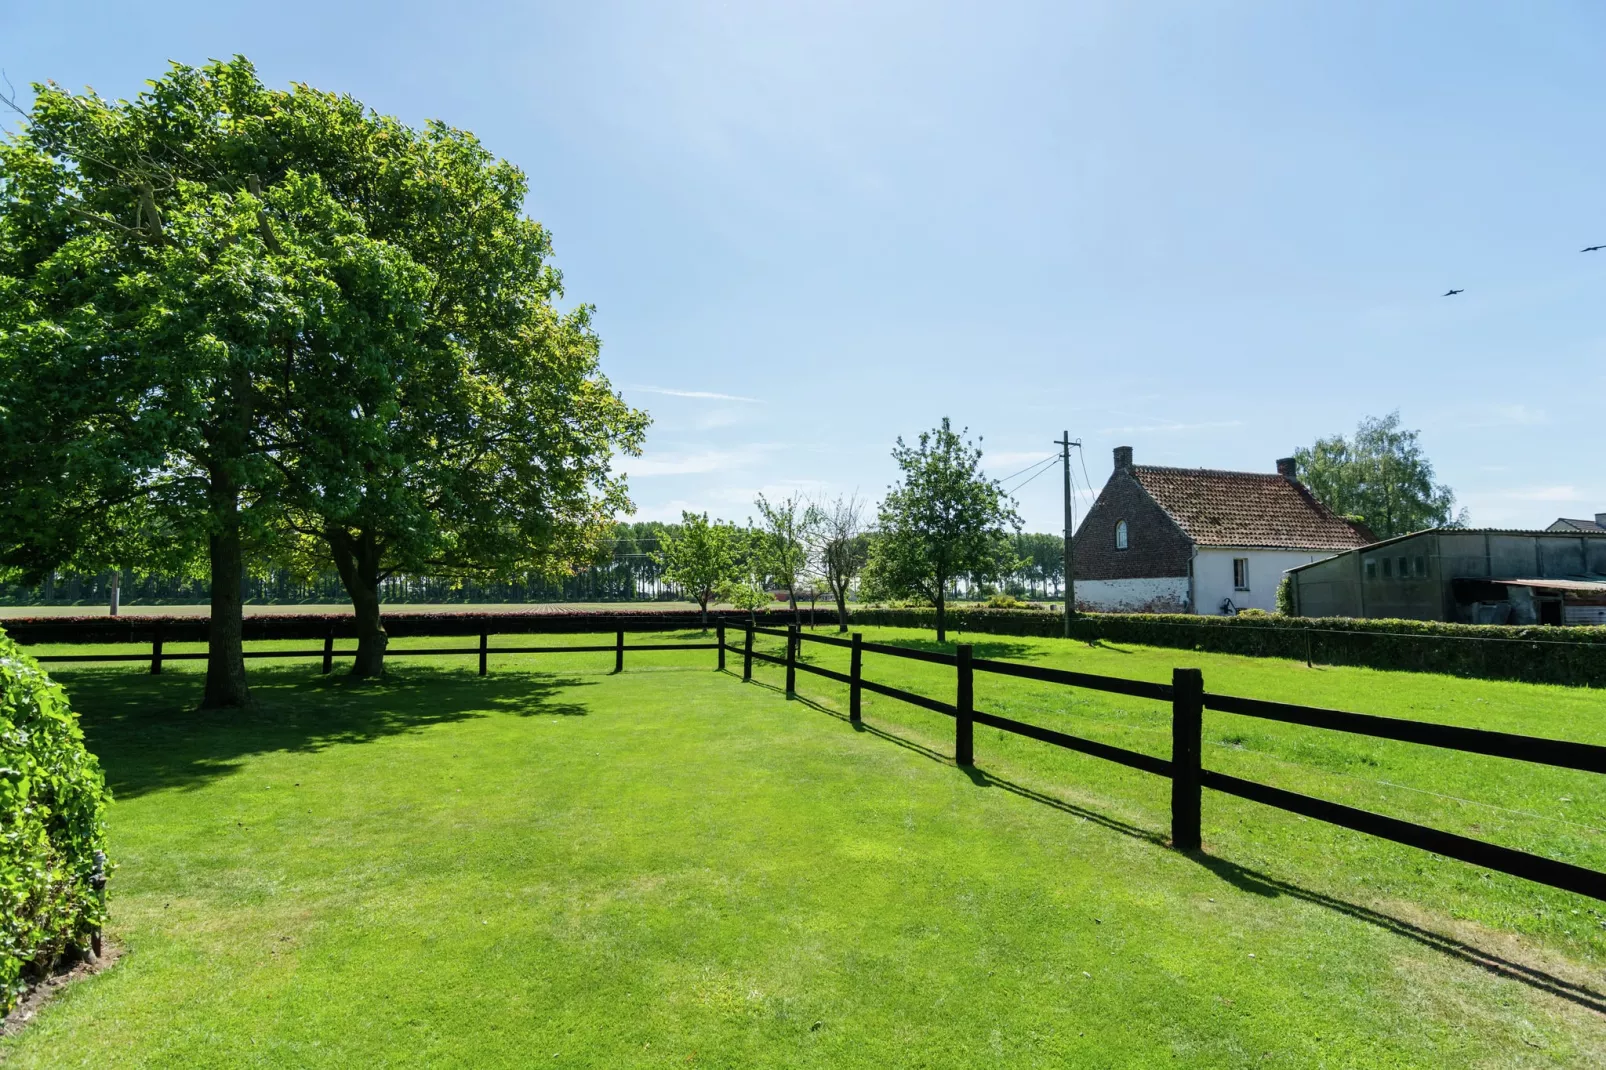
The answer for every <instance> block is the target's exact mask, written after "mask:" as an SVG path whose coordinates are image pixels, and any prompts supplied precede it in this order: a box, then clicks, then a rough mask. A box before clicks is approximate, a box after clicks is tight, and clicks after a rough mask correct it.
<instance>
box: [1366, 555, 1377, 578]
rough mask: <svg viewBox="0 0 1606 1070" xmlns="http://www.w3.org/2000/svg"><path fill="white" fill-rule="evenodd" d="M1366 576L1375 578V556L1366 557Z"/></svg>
mask: <svg viewBox="0 0 1606 1070" xmlns="http://www.w3.org/2000/svg"><path fill="white" fill-rule="evenodd" d="M1366 578H1367V579H1369V580H1375V579H1377V558H1375V557H1369V558H1367V559H1366Z"/></svg>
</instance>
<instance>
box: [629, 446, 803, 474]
mask: <svg viewBox="0 0 1606 1070" xmlns="http://www.w3.org/2000/svg"><path fill="white" fill-rule="evenodd" d="M777 448H778V447H776V446H775V445H773V444H770V443H753V444H751V445H747V446H743V447H741V448H740V449H734V450H712V449H710V450H692V451H688V452H685V453H660V454H652V455H649V456H646V457H636V458H630V459H628V460H623V461H621V462H619V467H620V468H621V469H622V470H623V471H624V472H625V474H626V475H628V476H631V477H636V476H689V475H703V474H706V473H709V472H735V471H739V470H741V469H744V468H748V467H750V466H751V465H753V464H756V463H757V462H758V461H759V460H760V459H761V458H762V457H764V456H765V455H767V454H770V453H773V452H774V451H775V450H776V449H777Z"/></svg>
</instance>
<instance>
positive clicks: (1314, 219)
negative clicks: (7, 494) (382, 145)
mask: <svg viewBox="0 0 1606 1070" xmlns="http://www.w3.org/2000/svg"><path fill="white" fill-rule="evenodd" d="M236 52H241V53H244V54H246V55H248V56H250V57H251V58H252V59H253V60H254V61H255V62H256V63H257V65H258V68H259V70H260V72H261V74H262V75H263V77H264V78H265V79H266V80H267V81H269V82H270V83H273V84H283V83H286V82H289V81H292V80H295V81H307V82H310V83H312V84H314V85H317V86H319V87H321V88H325V89H332V90H339V91H344V92H349V93H352V94H353V95H355V96H357V97H358V98H360V99H362V100H363V101H365V102H366V103H367V104H368V105H370V106H371V107H374V108H376V109H378V110H380V111H383V112H387V113H390V114H394V115H398V116H400V117H402V118H403V119H405V120H408V121H410V122H422V121H423V120H425V119H428V118H440V119H443V120H446V121H448V122H450V123H452V124H454V125H457V126H461V127H464V128H467V129H470V130H473V131H475V132H476V133H477V134H478V135H479V136H480V137H481V138H482V139H483V140H484V141H485V142H486V144H487V145H488V146H489V147H490V148H491V149H492V150H493V151H494V152H496V153H498V154H499V155H502V156H505V157H507V158H508V159H511V160H513V161H514V162H516V163H517V164H519V165H520V166H521V167H523V168H524V169H525V170H526V171H527V172H528V173H529V175H530V176H531V181H532V194H531V197H530V202H529V211H530V214H531V215H532V216H534V217H535V218H538V219H540V220H542V221H543V222H544V223H546V224H547V225H548V226H549V227H550V228H551V229H552V231H553V232H554V235H555V238H556V244H557V254H558V256H557V258H558V263H559V265H560V266H561V267H562V269H563V270H564V273H565V278H566V281H567V288H568V297H569V299H570V300H572V301H584V302H588V303H591V304H594V305H596V306H597V313H598V314H597V324H598V328H599V331H600V333H601V335H602V338H603V341H604V367H605V369H606V371H607V373H608V374H609V376H610V377H611V378H612V379H613V381H614V382H615V384H617V385H618V386H619V387H620V388H621V389H622V390H623V391H624V393H625V395H626V397H627V398H629V399H630V400H631V401H632V402H633V403H635V404H637V405H639V406H641V407H644V408H647V409H648V410H649V411H651V412H652V414H653V416H654V418H655V423H654V426H653V429H652V431H651V433H650V436H649V439H648V446H647V452H646V454H645V456H644V457H642V458H639V459H634V460H630V461H627V462H626V463H625V464H624V465H623V467H624V468H625V469H626V470H627V471H628V472H629V473H630V483H631V488H632V492H633V496H634V497H635V499H636V501H637V502H638V504H639V506H640V512H639V514H638V515H639V516H641V517H642V518H647V519H672V518H674V517H675V516H677V515H678V511H679V510H680V509H681V508H683V507H684V508H696V509H708V510H710V511H712V512H713V513H715V514H716V515H720V516H725V517H728V518H732V519H745V518H746V517H747V516H749V515H750V514H751V512H752V509H751V506H750V502H751V500H752V497H753V495H754V494H755V493H756V492H758V491H761V490H762V491H766V492H768V493H770V494H772V495H773V494H785V493H788V492H789V491H791V490H802V491H804V492H807V493H835V492H838V491H852V490H854V489H858V490H859V491H860V492H861V493H862V494H864V495H866V496H870V497H875V496H878V495H879V494H880V493H881V492H882V490H883V489H884V487H885V486H886V484H887V483H888V482H889V481H890V480H891V479H892V477H893V474H894V473H893V466H892V463H891V460H890V457H889V450H890V448H891V446H892V442H893V439H894V437H895V436H897V435H899V434H903V435H905V436H910V435H913V434H916V433H918V432H919V431H920V430H921V429H923V428H927V427H930V426H932V425H933V424H935V423H936V422H937V421H938V420H939V419H940V418H941V417H942V416H945V415H946V416H950V417H952V418H953V420H954V421H955V423H956V424H962V425H966V426H968V427H969V428H970V429H971V430H972V432H973V433H974V434H977V435H981V436H983V439H984V441H983V447H984V449H986V451H987V455H988V463H989V466H990V468H991V469H992V470H993V472H994V474H996V475H1000V476H1002V475H1008V474H1010V473H1012V472H1015V471H1016V470H1018V469H1021V468H1024V467H1025V466H1027V465H1028V464H1030V463H1032V462H1033V461H1035V460H1036V459H1037V458H1039V457H1042V456H1046V455H1047V454H1048V453H1050V452H1051V451H1052V449H1053V447H1052V445H1051V440H1052V439H1054V438H1056V437H1057V436H1058V435H1059V433H1060V431H1061V430H1062V429H1066V428H1068V429H1069V430H1070V432H1071V435H1072V436H1073V437H1079V438H1081V439H1082V441H1083V442H1084V443H1085V449H1086V467H1087V471H1088V473H1089V474H1090V476H1091V481H1092V482H1093V483H1094V485H1095V486H1097V485H1100V484H1102V482H1103V480H1104V478H1105V477H1106V476H1107V475H1108V472H1109V467H1110V449H1111V447H1112V446H1115V445H1119V444H1129V445H1131V446H1133V447H1134V449H1135V451H1136V456H1137V459H1138V461H1139V462H1140V463H1144V462H1147V463H1156V464H1172V465H1182V466H1206V467H1215V468H1243V469H1249V470H1260V471H1270V470H1271V469H1272V462H1273V461H1274V459H1275V458H1277V457H1280V456H1284V455H1286V454H1288V453H1291V452H1292V451H1293V450H1294V448H1295V447H1297V446H1299V445H1302V444H1308V443H1309V442H1310V441H1311V440H1312V439H1313V438H1315V437H1316V436H1317V435H1320V434H1329V433H1333V432H1338V431H1348V430H1350V429H1352V428H1353V427H1354V425H1355V423H1356V421H1357V420H1358V419H1359V418H1360V417H1361V416H1363V415H1366V414H1369V413H1371V414H1383V413H1386V412H1388V411H1390V410H1392V409H1395V408H1398V409H1399V410H1400V411H1401V413H1402V415H1403V417H1404V420H1405V422H1406V424H1407V425H1408V426H1411V427H1418V428H1420V429H1421V430H1422V433H1423V441H1424V443H1425V445H1426V447H1427V449H1428V451H1429V453H1430V455H1431V456H1432V458H1433V459H1434V461H1435V462H1436V464H1437V466H1438V470H1439V476H1440V478H1441V479H1443V480H1445V481H1446V482H1448V483H1450V484H1451V486H1453V487H1454V488H1455V490H1456V492H1457V495H1458V497H1459V499H1460V501H1461V503H1462V504H1464V505H1466V506H1468V507H1469V508H1470V510H1471V518H1472V521H1473V522H1474V523H1476V524H1480V525H1494V526H1530V525H1544V524H1547V523H1549V522H1550V521H1551V520H1552V519H1554V518H1555V517H1556V516H1557V515H1569V516H1587V515H1592V514H1593V513H1595V512H1597V511H1606V473H1603V464H1602V457H1603V454H1606V451H1603V449H1602V445H1601V440H1602V429H1603V424H1606V412H1603V407H1606V317H1603V311H1606V302H1603V300H1602V298H1603V296H1606V251H1603V252H1601V253H1592V254H1587V255H1586V254H1580V253H1579V252H1578V250H1579V249H1580V248H1582V247H1583V246H1585V245H1594V244H1601V243H1606V183H1603V179H1606V139H1603V138H1602V137H1601V129H1602V127H1601V116H1602V115H1603V114H1606V73H1603V72H1606V63H1603V62H1602V59H1601V57H1602V56H1603V55H1606V5H1600V4H1597V3H1543V2H1535V3H1526V4H1509V3H1480V2H1471V3H1468V2H1458V3H1403V2H1402V3H1384V2H1372V3H1353V4H1305V3H1296V2H1292V0H1290V2H1265V3H1232V2H1220V3H1210V4H1203V3H1175V4H1170V3H1158V2H1157V3H1144V4H1136V3H1130V2H1108V3H1081V4H1077V3H1050V4H1041V5H1036V4H1013V3H998V2H994V3H988V4H985V5H982V4H975V5H965V6H957V5H945V4H940V3H909V4H893V3H843V4H806V3H790V4H782V3H772V4H764V3H754V4H696V3H689V4H678V5H672V4H661V3H657V4H653V3H644V4H628V3H624V4H620V3H588V4H553V5H543V4H523V3H503V4H497V3H463V2H458V3H453V4H441V3H432V4H427V5H426V4H417V3H384V4H380V3H349V4H342V3H333V2H328V0H325V2H322V3H316V4H309V3H301V2H294V0H288V2H279V3H275V4H273V5H270V6H269V7H267V8H264V7H263V6H262V5H260V4H239V5H228V4H222V3H215V2H214V3H163V2H160V0H150V2H148V3H145V4H142V5H139V6H138V8H137V12H136V10H135V9H131V8H129V7H128V6H127V5H126V4H115V5H114V4H90V3H78V4H75V3H70V2H57V3H52V4H30V5H22V4H17V3H10V4H5V5H0V67H3V68H4V69H5V70H6V72H7V74H8V75H9V77H10V78H11V80H12V81H13V82H15V83H17V84H18V85H19V86H23V85H25V83H27V82H30V81H36V80H43V79H53V80H55V81H57V82H59V83H62V84H64V85H66V86H69V87H74V88H77V87H81V86H83V85H85V84H90V85H93V86H95V87H96V88H97V89H99V90H100V91H101V92H102V93H105V94H108V95H115V96H127V95H130V94H132V93H134V92H136V91H137V90H138V89H139V87H140V83H141V82H142V80H144V79H146V78H149V77H152V76H154V75H156V74H158V73H159V72H160V71H161V70H162V69H163V67H164V64H165V63H166V61H167V60H169V59H176V60H181V61H184V62H190V63H198V62H202V61H204V60H206V59H207V58H210V57H216V56H225V55H230V54H233V53H236ZM1451 287H1455V288H1465V290H1466V292H1465V293H1464V294H1461V295H1458V296H1456V297H1453V298H1443V297H1440V296H1439V295H1440V294H1442V293H1443V292H1444V291H1445V290H1446V289H1449V288H1451ZM1076 477H1077V480H1078V482H1079V483H1080V482H1082V481H1083V480H1082V471H1081V467H1080V465H1078V466H1077V468H1076ZM1019 499H1020V506H1021V512H1022V515H1023V516H1024V518H1025V519H1026V521H1027V525H1028V527H1030V528H1033V529H1036V530H1054V529H1057V528H1058V526H1059V517H1060V506H1059V484H1058V479H1057V475H1056V474H1054V473H1049V474H1047V475H1045V476H1044V477H1043V478H1040V479H1036V480H1035V481H1033V482H1031V483H1030V484H1028V485H1026V486H1025V487H1023V488H1022V489H1021V491H1020V495H1019ZM1084 501H1085V499H1084Z"/></svg>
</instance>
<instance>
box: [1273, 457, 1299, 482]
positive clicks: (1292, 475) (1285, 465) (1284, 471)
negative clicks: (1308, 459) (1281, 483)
mask: <svg viewBox="0 0 1606 1070" xmlns="http://www.w3.org/2000/svg"><path fill="white" fill-rule="evenodd" d="M1277 474H1278V475H1280V476H1282V477H1283V478H1284V479H1298V478H1299V462H1298V461H1296V460H1294V459H1293V458H1292V457H1279V458H1277Z"/></svg>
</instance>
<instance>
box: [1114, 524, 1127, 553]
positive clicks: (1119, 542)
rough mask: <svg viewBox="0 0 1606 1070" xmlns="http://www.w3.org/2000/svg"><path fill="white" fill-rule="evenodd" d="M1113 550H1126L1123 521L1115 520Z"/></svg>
mask: <svg viewBox="0 0 1606 1070" xmlns="http://www.w3.org/2000/svg"><path fill="white" fill-rule="evenodd" d="M1115 548H1116V549H1117V550H1125V549H1126V521H1125V520H1117V521H1116V522H1115Z"/></svg>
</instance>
